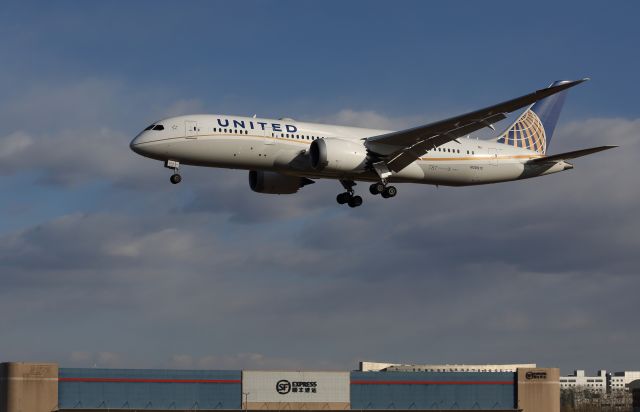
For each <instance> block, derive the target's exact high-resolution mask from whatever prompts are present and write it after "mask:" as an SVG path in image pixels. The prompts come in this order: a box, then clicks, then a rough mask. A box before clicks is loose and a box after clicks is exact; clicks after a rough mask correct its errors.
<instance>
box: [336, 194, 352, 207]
mask: <svg viewBox="0 0 640 412" xmlns="http://www.w3.org/2000/svg"><path fill="white" fill-rule="evenodd" d="M350 198H351V195H349V193H348V192H344V193H340V194H339V195H338V196H336V201H337V202H338V203H340V204H341V205H344V204H345V203H347V202H348V201H349V199H350Z"/></svg>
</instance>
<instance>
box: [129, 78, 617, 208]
mask: <svg viewBox="0 0 640 412" xmlns="http://www.w3.org/2000/svg"><path fill="white" fill-rule="evenodd" d="M587 80H589V79H588V78H585V79H581V80H575V81H568V80H564V81H556V82H553V83H552V84H551V85H550V86H549V87H547V88H544V89H540V90H537V91H535V92H533V93H529V94H526V95H523V96H520V97H517V98H515V99H511V100H508V101H504V102H502V103H498V104H495V105H493V106H489V107H486V108H484V109H480V110H476V111H473V112H469V113H466V114H462V115H459V116H454V117H451V118H448V119H445V120H440V121H437V122H433V123H429V124H426V125H422V126H417V127H413V128H410V129H405V130H400V131H391V130H377V129H368V128H360V127H348V126H338V125H330V124H319V123H309V122H298V121H295V120H293V119H291V118H281V119H278V120H275V119H261V118H257V117H256V116H255V115H254V116H253V117H243V116H227V115H206V114H205V115H203V114H200V115H187V116H178V117H170V118H166V119H163V120H160V121H157V122H154V123H153V124H151V125H150V126H148V127H147V128H145V129H144V130H143V131H142V132H140V133H139V134H138V135H137V136H136V137H135V138H134V139H133V141H132V142H131V144H130V147H131V149H132V150H133V151H134V152H135V153H138V154H140V155H142V156H145V157H148V158H151V159H156V160H160V161H163V162H164V166H165V167H166V168H169V169H172V170H173V174H172V175H171V178H170V181H171V183H173V184H177V183H180V181H181V180H182V177H181V175H180V174H179V167H180V165H193V166H206V167H219V168H229V169H244V170H249V187H250V188H251V189H252V190H253V191H254V192H258V193H268V194H292V193H296V192H298V190H300V189H301V188H302V187H304V186H307V185H309V184H311V183H315V182H314V181H315V180H317V179H337V180H338V181H339V182H340V183H341V184H342V186H343V187H344V190H345V191H344V192H342V193H340V194H338V196H337V198H336V200H337V202H338V203H339V204H347V205H349V206H350V207H358V206H360V205H361V204H362V197H361V196H359V195H356V194H355V189H354V186H355V185H356V182H370V183H371V185H370V187H369V192H370V193H371V194H373V195H381V197H383V198H392V197H394V196H396V194H397V189H396V187H395V186H393V185H391V183H422V184H430V185H443V186H471V185H482V184H488V183H497V182H507V181H513V180H520V179H528V178H532V177H538V176H544V175H548V174H552V173H558V172H562V171H565V170H569V169H572V168H573V165H572V164H571V163H569V162H568V160H571V159H575V158H578V157H581V156H586V155H589V154H592V153H596V152H600V151H603V150H607V149H611V148H614V147H617V146H599V147H592V148H588V149H581V150H575V151H571V152H567V153H559V154H552V155H548V154H547V151H548V149H549V144H550V142H551V138H552V136H553V132H554V129H555V127H556V124H557V122H558V117H559V115H560V110H561V108H562V106H563V104H564V101H565V98H566V93H567V90H568V89H569V88H571V87H574V86H576V85H578V84H580V83H582V82H585V81H587ZM524 107H526V109H525V110H524V111H523V112H522V114H521V115H520V116H518V117H517V118H516V119H515V121H514V122H513V123H512V124H511V125H510V126H509V127H507V129H506V130H505V131H504V132H502V133H500V134H499V135H498V136H496V137H495V138H492V139H482V140H480V139H477V138H472V137H471V133H474V132H476V131H479V130H481V129H484V128H490V129H492V130H494V131H495V127H494V123H496V122H498V121H501V120H503V119H505V118H506V117H507V114H508V113H511V112H514V111H517V110H519V109H522V108H524Z"/></svg>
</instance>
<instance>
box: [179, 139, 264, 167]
mask: <svg viewBox="0 0 640 412" xmlns="http://www.w3.org/2000/svg"><path fill="white" fill-rule="evenodd" d="M275 146H276V145H268V144H264V143H263V142H262V141H261V140H259V139H242V138H239V137H232V138H215V139H197V140H190V141H189V140H182V141H178V142H175V143H172V144H171V153H172V160H178V161H180V162H182V163H183V164H190V165H197V166H209V167H224V168H231V169H272V168H273V165H274V159H275V155H276V154H277V149H276V147H275Z"/></svg>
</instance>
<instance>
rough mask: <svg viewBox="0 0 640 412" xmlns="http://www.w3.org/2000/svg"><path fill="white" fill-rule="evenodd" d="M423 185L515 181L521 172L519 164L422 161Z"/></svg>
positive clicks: (464, 184)
mask: <svg viewBox="0 0 640 412" xmlns="http://www.w3.org/2000/svg"><path fill="white" fill-rule="evenodd" d="M420 167H421V168H422V170H423V171H424V179H423V182H424V183H429V184H437V185H445V186H466V185H479V184H485V183H495V182H502V181H508V180H514V179H517V178H518V177H519V176H520V175H521V174H522V170H523V165H522V163H519V162H508V163H503V162H498V163H497V164H496V163H494V162H492V161H482V160H479V161H473V162H471V161H455V160H452V161H446V162H443V161H434V162H429V161H424V162H420Z"/></svg>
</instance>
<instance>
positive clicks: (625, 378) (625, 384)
mask: <svg viewBox="0 0 640 412" xmlns="http://www.w3.org/2000/svg"><path fill="white" fill-rule="evenodd" d="M637 379H640V372H638V371H624V372H614V373H613V374H611V380H610V383H609V387H610V388H611V390H612V391H615V390H628V389H629V384H630V383H631V382H633V381H635V380H637Z"/></svg>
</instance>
